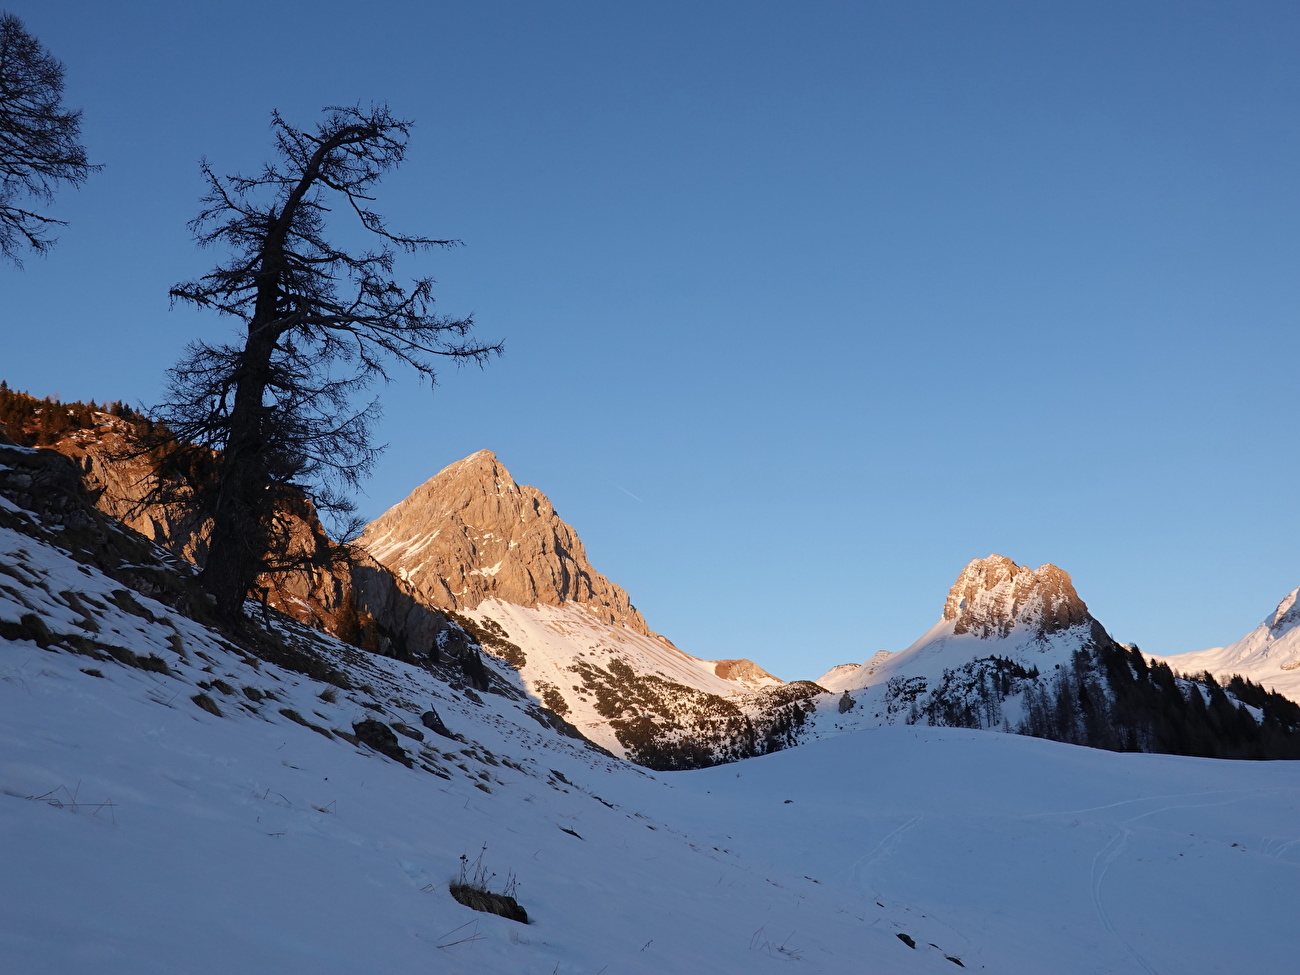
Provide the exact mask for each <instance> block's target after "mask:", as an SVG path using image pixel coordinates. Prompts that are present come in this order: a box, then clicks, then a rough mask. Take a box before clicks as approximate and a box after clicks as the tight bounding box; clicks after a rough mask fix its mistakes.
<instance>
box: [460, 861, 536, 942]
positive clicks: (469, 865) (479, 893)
mask: <svg viewBox="0 0 1300 975" xmlns="http://www.w3.org/2000/svg"><path fill="white" fill-rule="evenodd" d="M486 852H487V846H486V845H484V847H483V849H482V850H480V851H479V854H478V856H477V857H475V858H474V860H473V862H471V861H470V859H469V857H468V856H466V855H465V854H463V853H462V854H461V857H460V873H459V874H458V875H457V877H456V879H455V880H453V881H452V882H451V883H450V884H449V885H448V890H450V891H451V896H452V897H454V898H456V900H457V901H459V902H460V903H462V904H464V905H465V906H466V907H468V908H470V909H471V910H475V911H481V912H482V913H484V914H496V915H497V916H499V917H504V918H508V919H510V920H511V921H518V922H519V923H520V924H527V923H528V912H527V911H525V910H524V909H523V908H522V907H520V905H519V901H517V900H515V894H516V893H518V890H519V881H518V880H517V879H515V875H514V874H513V873H511V874H510V875H509V876H508V877H507V878H506V882H505V887H504V889H503V890H502V892H501V893H499V894H498V893H496V892H495V891H493V890H490V889H489V888H488V884H489V883H490V882H491V880H492V878H493V877H495V876H496V874H495V873H489V872H488V869H487V867H486V866H485V865H484V863H483V854H484V853H486Z"/></svg>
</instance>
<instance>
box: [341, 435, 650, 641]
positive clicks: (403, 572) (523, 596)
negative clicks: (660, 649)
mask: <svg viewBox="0 0 1300 975" xmlns="http://www.w3.org/2000/svg"><path fill="white" fill-rule="evenodd" d="M358 544H359V545H360V546H361V547H362V548H364V549H365V550H366V551H367V552H369V553H370V555H371V556H373V557H374V558H375V559H376V560H377V561H379V562H381V563H383V564H384V565H386V566H388V567H389V569H391V570H392V571H393V572H394V573H396V574H397V575H398V576H400V577H401V578H402V579H405V580H406V581H407V582H408V583H410V584H411V585H412V586H413V587H414V588H415V590H416V591H417V592H418V593H419V594H420V596H421V598H422V599H423V600H424V601H426V602H428V603H429V604H430V605H433V606H436V607H438V608H440V609H449V610H453V611H463V610H471V609H474V608H475V607H477V606H478V605H479V604H480V603H482V602H483V601H484V600H487V599H500V600H502V601H503V602H507V603H514V604H515V605H518V606H538V605H543V606H560V605H563V604H564V603H578V604H580V605H581V606H582V607H583V608H584V609H585V610H586V611H587V612H588V613H590V614H591V615H593V616H595V617H596V618H597V619H599V620H601V621H603V622H606V623H610V624H615V625H619V624H621V625H623V626H627V627H628V628H630V629H632V630H634V631H636V632H637V633H641V634H644V635H647V636H651V635H653V634H651V632H650V629H649V627H647V626H646V622H645V620H644V619H642V617H641V614H640V613H639V612H638V611H637V609H636V607H634V606H633V605H632V603H631V601H630V600H629V599H628V595H627V593H626V592H624V591H623V590H622V589H620V588H619V587H618V586H616V585H614V584H613V583H612V582H610V581H609V580H608V579H606V578H605V577H604V576H603V575H601V574H600V573H599V572H597V571H596V570H595V569H594V568H592V566H591V563H590V562H588V561H587V553H586V551H585V550H584V549H583V546H582V542H581V540H579V538H578V536H577V534H576V533H575V532H574V531H573V529H572V528H570V527H569V526H568V525H567V524H565V522H564V521H562V520H561V519H560V516H559V515H557V514H556V513H555V509H554V508H553V507H552V506H551V502H550V501H548V500H547V498H546V495H544V494H542V492H541V491H538V490H537V489H536V488H533V487H528V486H526V485H522V486H521V485H519V484H516V483H515V480H514V478H512V477H511V476H510V472H509V471H507V470H506V469H505V468H504V467H503V466H502V465H501V463H500V462H499V461H498V460H497V459H496V456H495V455H494V454H493V453H492V452H491V451H489V450H480V451H479V452H478V453H476V454H473V455H471V456H469V457H466V458H465V459H464V460H462V461H459V462H457V463H455V464H452V465H451V466H450V467H447V468H445V469H443V470H442V471H441V472H440V473H438V474H437V475H435V476H434V477H432V478H430V479H429V480H428V481H426V482H425V483H424V484H422V485H421V486H420V487H418V488H416V489H415V490H414V491H413V492H412V493H411V495H410V496H409V497H408V498H407V499H406V500H405V501H402V502H401V503H400V504H398V505H396V506H394V507H393V508H390V509H389V510H388V511H387V512H385V513H384V514H383V515H381V516H380V517H379V518H378V519H377V520H375V521H374V522H371V524H370V525H369V526H368V527H367V528H366V530H365V533H364V534H363V535H362V536H361V539H360V540H359V542H358Z"/></svg>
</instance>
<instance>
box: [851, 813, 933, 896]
mask: <svg viewBox="0 0 1300 975" xmlns="http://www.w3.org/2000/svg"><path fill="white" fill-rule="evenodd" d="M920 821H921V817H920V816H913V817H912V818H911V819H909V820H907V822H905V823H903V824H902V825H901V826H898V827H896V828H895V829H893V830H891V831H890V832H889V834H888V835H887V836H885V837H884V839H882V840H881V841H880V842H879V843H877V844H876V845H875V847H874V848H873V849H872V850H871V852H870V853H867V854H866V855H865V856H862V857H859V858H858V860H857V862H856V863H854V864H853V870H852V873H853V880H854V883H856V884H857V886H858V888H859V889H860V890H862V891H863V892H864V893H866V894H868V895H869V896H870V897H871V898H872V900H877V899H878V898H879V897H880V892H879V891H878V890H877V889H876V888H875V887H874V886H871V885H869V884H868V882H867V880H866V878H865V876H864V872H865V871H866V870H867V869H869V868H870V867H873V866H875V865H876V864H877V863H878V862H879V861H881V860H883V859H885V858H886V857H888V856H890V855H891V854H892V853H893V852H894V848H895V847H896V846H898V841H899V839H900V838H901V837H902V835H903V834H904V833H906V832H908V831H909V830H911V829H914V828H915V827H916V825H917V823H919V822H920Z"/></svg>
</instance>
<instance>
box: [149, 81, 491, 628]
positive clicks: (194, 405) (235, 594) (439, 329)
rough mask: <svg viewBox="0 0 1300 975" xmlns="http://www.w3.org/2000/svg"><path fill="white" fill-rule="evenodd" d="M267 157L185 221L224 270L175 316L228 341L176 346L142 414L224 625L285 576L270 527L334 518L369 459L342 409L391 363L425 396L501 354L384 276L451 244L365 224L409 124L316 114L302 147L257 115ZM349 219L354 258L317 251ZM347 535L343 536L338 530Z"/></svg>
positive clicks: (429, 284) (343, 113)
mask: <svg viewBox="0 0 1300 975" xmlns="http://www.w3.org/2000/svg"><path fill="white" fill-rule="evenodd" d="M271 127H272V131H273V133H274V140H275V156H274V159H273V160H272V161H271V162H269V163H267V164H265V165H264V166H263V167H262V169H261V170H260V172H258V173H257V174H256V175H253V176H244V175H231V176H218V175H217V174H216V173H215V172H214V171H213V170H212V168H211V167H210V166H209V165H208V164H207V162H204V163H203V164H202V172H203V178H204V180H205V181H206V183H207V187H208V191H207V194H206V195H205V196H204V198H203V209H202V211H201V212H200V213H199V215H198V216H197V217H196V218H195V219H194V220H193V221H192V222H191V225H190V226H191V229H192V230H193V231H194V234H195V236H196V238H197V239H198V241H199V243H200V244H201V245H203V246H212V247H220V248H222V249H223V250H225V251H227V252H228V255H229V256H228V258H227V259H226V260H224V261H223V262H222V263H219V264H218V265H217V266H216V267H215V268H214V269H213V270H212V271H211V272H210V273H208V274H206V275H204V276H203V277H202V278H199V279H198V280H196V281H188V282H185V283H183V284H178V285H177V286H176V287H175V288H173V289H172V292H171V294H172V297H173V300H177V301H182V302H186V303H189V304H192V305H195V306H197V307H199V308H204V309H212V310H215V311H218V312H221V313H224V314H227V315H232V316H234V317H235V318H237V319H239V320H240V322H241V323H242V327H241V328H240V333H239V336H238V338H237V340H235V341H233V342H230V343H228V344H220V345H212V344H209V343H207V342H198V343H194V344H192V345H190V346H189V348H188V349H187V351H186V354H185V356H184V358H183V359H182V360H181V361H180V362H179V363H178V364H177V365H176V366H174V367H173V368H172V370H171V372H170V374H169V384H168V399H167V401H166V402H165V403H163V404H162V405H161V406H160V407H158V408H157V409H156V411H155V412H156V414H157V417H158V419H159V420H161V421H162V423H163V428H164V429H165V431H166V437H167V438H168V443H167V445H166V449H165V450H164V451H163V453H165V454H166V455H167V457H168V463H167V467H166V472H167V473H168V474H169V475H170V477H171V478H172V480H171V482H170V483H171V486H172V491H171V493H170V496H169V497H166V498H164V499H162V500H169V501H173V502H176V501H180V502H182V503H183V504H184V505H185V506H186V507H188V508H189V510H190V511H191V512H193V513H195V514H197V515H199V516H201V517H203V518H206V519H209V520H210V524H211V531H210V535H209V539H208V549H207V555H206V560H205V562H204V566H203V576H202V578H203V582H204V585H205V587H206V588H207V589H208V591H209V592H211V593H212V594H213V595H214V596H215V597H216V600H217V607H218V611H219V612H220V613H221V615H222V616H224V617H225V618H226V619H227V620H230V621H235V620H237V619H238V618H239V616H240V613H241V607H242V603H243V600H244V598H245V596H246V595H247V594H248V592H249V589H250V587H251V586H252V585H253V583H254V581H255V580H256V578H257V576H258V575H259V574H261V573H262V572H265V571H273V570H276V569H284V568H289V567H291V566H292V563H293V562H294V559H293V558H292V557H290V555H289V553H290V544H289V543H290V539H289V538H288V537H287V534H286V533H287V531H288V529H287V528H286V524H287V522H286V520H285V519H284V518H283V517H282V516H283V514H284V513H285V512H286V511H288V510H290V509H292V508H293V507H294V506H295V505H297V506H301V504H302V501H301V499H302V498H303V497H304V496H305V497H306V498H307V499H308V500H309V502H310V503H312V504H314V505H315V506H316V508H317V510H323V511H325V512H327V513H333V514H335V515H342V516H347V515H348V514H350V513H351V512H352V511H353V510H354V509H353V506H352V505H351V503H350V502H349V500H348V498H347V492H348V491H349V490H350V489H353V488H355V487H356V486H357V484H358V482H359V481H360V479H361V478H362V477H363V476H364V475H365V474H366V473H368V471H369V470H370V467H371V465H372V464H373V462H374V459H375V456H376V454H377V452H378V450H377V448H376V446H375V445H374V444H373V443H372V441H371V435H370V434H371V428H372V426H373V424H374V421H375V420H376V419H377V417H378V412H379V408H378V403H377V401H373V400H372V401H371V402H370V403H369V405H366V406H364V407H360V408H358V407H356V406H355V405H354V402H355V397H356V394H357V393H358V392H359V391H360V390H362V389H364V388H365V387H367V386H369V385H370V384H371V383H372V382H373V381H374V380H376V379H382V380H385V381H387V380H388V379H389V373H388V370H389V368H390V366H391V365H392V364H393V363H399V364H402V365H405V366H409V367H410V368H412V369H414V370H415V372H416V374H417V375H419V376H420V377H421V378H422V379H425V380H427V381H428V382H429V383H430V385H431V386H432V385H433V383H434V381H435V363H436V362H438V361H439V360H444V359H448V358H449V359H452V360H455V361H457V362H459V363H465V362H477V363H483V362H484V361H486V360H487V359H488V358H489V357H491V356H493V355H496V354H499V353H500V351H501V346H500V344H483V343H479V342H476V341H474V340H472V339H471V338H470V332H471V329H472V327H473V320H472V318H469V317H466V318H450V317H442V316H438V315H435V314H434V313H433V280H432V279H431V278H422V279H418V280H416V281H414V282H412V283H410V284H409V285H406V286H404V285H402V284H399V283H398V282H397V281H396V280H395V279H394V277H393V269H394V255H395V251H397V250H401V251H407V252H416V251H425V250H428V249H431V248H437V247H450V246H453V245H455V244H456V243H457V241H454V240H437V239H434V238H431V237H413V236H407V235H405V234H399V233H395V232H393V231H390V230H389V229H388V227H387V224H386V223H385V220H384V218H383V217H381V216H380V215H379V214H378V213H376V212H374V211H373V210H371V209H369V206H370V203H371V200H372V197H371V196H370V192H371V190H372V188H373V186H374V184H375V183H376V182H377V181H378V179H379V178H380V176H381V175H383V174H384V173H385V172H387V171H389V170H391V169H392V168H394V167H395V166H397V165H398V164H399V163H400V162H401V161H402V158H403V156H404V155H405V152H406V144H407V139H408V135H409V132H410V128H411V123H410V122H406V121H402V120H399V119H395V118H394V117H393V116H392V115H391V114H390V113H389V110H388V108H387V107H386V106H380V107H373V108H371V109H369V110H366V111H363V110H362V109H361V108H360V107H353V108H326V109H325V110H324V118H323V120H322V121H321V122H320V123H319V124H318V125H317V126H316V128H315V129H314V130H312V131H308V130H305V129H299V128H295V127H294V126H292V125H289V124H288V123H287V122H285V120H284V119H283V118H281V117H280V115H279V114H278V113H272V116H271ZM332 208H337V209H339V210H342V211H343V212H344V213H350V214H352V215H353V216H354V217H355V218H356V220H357V221H358V222H359V223H360V225H361V227H362V228H363V229H364V230H365V231H367V232H368V233H369V235H370V236H371V238H372V240H373V241H374V246H373V247H372V248H369V249H356V248H349V247H343V246H340V245H338V244H336V243H333V242H332V241H331V239H330V236H331V235H328V234H327V231H328V230H330V229H331V228H330V227H328V224H330V222H331V218H333V217H334V213H333V209H332ZM356 527H357V526H356V524H355V523H353V524H352V525H350V526H349V528H348V529H347V531H348V532H349V533H350V532H353V531H355V529H356Z"/></svg>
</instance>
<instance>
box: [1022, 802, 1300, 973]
mask: <svg viewBox="0 0 1300 975" xmlns="http://www.w3.org/2000/svg"><path fill="white" fill-rule="evenodd" d="M1295 791H1296V790H1295V789H1248V790H1241V789H1223V790H1215V791H1212V792H1191V793H1186V794H1184V795H1170V796H1147V797H1145V798H1143V799H1129V800H1125V801H1123V802H1112V803H1107V804H1106V805H1103V806H1095V807H1093V808H1091V809H1079V810H1074V812H1067V813H1056V814H1049V813H1036V814H1033V815H1031V816H1026V817H1025V818H1026V819H1032V818H1037V817H1040V816H1045V815H1062V816H1069V815H1073V814H1074V813H1084V812H1096V811H1099V810H1103V809H1115V808H1117V807H1119V806H1127V805H1133V804H1135V803H1139V802H1158V801H1161V800H1165V799H1191V798H1204V797H1209V796H1222V795H1232V796H1233V797H1232V798H1230V799H1222V800H1220V801H1218V802H1179V803H1174V804H1173V805H1168V806H1161V807H1160V808H1159V809H1149V810H1147V811H1146V812H1142V813H1138V814H1137V815H1135V816H1130V817H1129V818H1128V819H1126V820H1124V821H1123V823H1122V824H1121V825H1120V827H1119V829H1118V831H1117V832H1116V833H1115V835H1114V836H1112V837H1111V838H1110V840H1109V841H1108V842H1107V843H1106V845H1105V846H1104V847H1102V848H1101V849H1100V850H1098V851H1097V855H1096V856H1095V857H1093V861H1092V878H1091V880H1092V903H1093V907H1094V908H1095V910H1096V912H1097V919H1098V920H1099V921H1101V924H1102V927H1104V928H1105V929H1106V930H1107V931H1108V932H1110V934H1111V936H1112V937H1114V938H1115V940H1116V941H1118V942H1119V943H1120V944H1121V945H1123V946H1124V949H1125V950H1126V951H1127V952H1128V953H1129V954H1130V955H1131V956H1132V957H1133V960H1134V961H1136V962H1137V963H1138V964H1139V965H1141V966H1142V969H1143V970H1144V971H1146V972H1148V973H1150V975H1159V972H1157V971H1156V969H1155V968H1153V967H1152V966H1151V965H1150V964H1149V963H1148V962H1147V960H1146V959H1145V958H1143V957H1142V955H1141V954H1139V953H1138V950H1137V949H1136V948H1134V947H1133V945H1132V944H1131V943H1130V942H1129V941H1128V939H1127V938H1125V937H1124V936H1123V935H1122V934H1120V932H1119V930H1118V929H1117V928H1116V927H1115V924H1114V922H1112V921H1111V919H1110V914H1109V913H1108V912H1107V911H1106V905H1105V902H1104V901H1103V899H1102V895H1101V886H1102V882H1103V881H1104V880H1105V879H1106V872H1107V871H1108V870H1109V869H1110V867H1111V864H1113V863H1114V862H1115V861H1116V860H1117V859H1118V858H1119V857H1120V855H1121V854H1123V852H1124V849H1125V847H1126V846H1127V845H1128V841H1129V837H1131V836H1132V835H1133V831H1132V830H1131V829H1129V826H1130V825H1131V824H1133V823H1136V822H1137V821H1138V820H1139V819H1146V818H1147V817H1148V816H1158V815H1160V814H1161V813H1166V812H1172V811H1173V810H1175V809H1205V808H1209V807H1212V806H1227V805H1231V804H1232V803H1234V802H1245V801H1246V800H1248V799H1257V798H1261V797H1263V796H1267V795H1278V794H1282V793H1286V792H1295ZM1234 793H1237V794H1236V795H1234ZM1295 843H1300V839H1295V840H1291V841H1290V842H1288V843H1285V844H1284V845H1283V846H1282V847H1281V848H1279V849H1278V850H1277V852H1276V853H1274V854H1272V855H1273V856H1276V857H1280V856H1281V854H1282V853H1283V852H1285V850H1286V849H1288V848H1289V847H1290V846H1292V845H1293V844H1295ZM1266 852H1267V851H1266Z"/></svg>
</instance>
